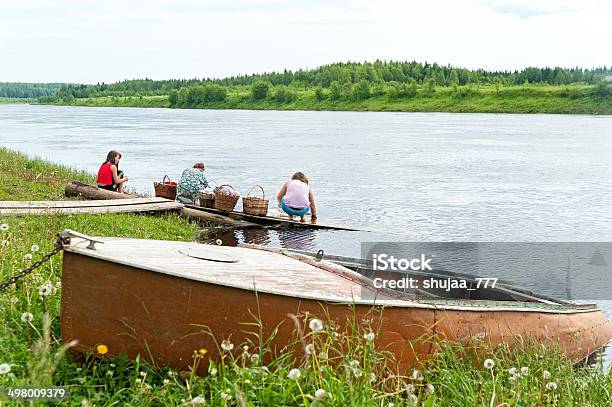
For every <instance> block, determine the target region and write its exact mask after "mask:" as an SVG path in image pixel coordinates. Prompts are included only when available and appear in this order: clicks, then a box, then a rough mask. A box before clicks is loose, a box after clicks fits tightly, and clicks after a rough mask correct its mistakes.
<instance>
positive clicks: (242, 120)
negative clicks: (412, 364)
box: [0, 105, 612, 360]
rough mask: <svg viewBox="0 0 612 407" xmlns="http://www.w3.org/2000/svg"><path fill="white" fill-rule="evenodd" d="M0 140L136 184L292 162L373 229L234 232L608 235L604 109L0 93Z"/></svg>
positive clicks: (329, 211) (533, 237) (338, 217)
mask: <svg viewBox="0 0 612 407" xmlns="http://www.w3.org/2000/svg"><path fill="white" fill-rule="evenodd" d="M0 145H1V146H4V147H8V148H11V149H15V150H20V151H23V152H25V153H28V154H31V155H37V156H41V157H43V158H47V159H51V160H52V161H57V162H61V163H63V164H67V165H70V166H74V167H77V168H79V169H83V170H87V171H89V172H95V171H97V169H98V167H99V165H100V163H101V162H102V161H103V160H104V158H105V156H106V153H107V151H108V150H110V149H116V150H119V151H121V153H122V154H123V160H122V162H121V168H122V170H123V171H125V173H126V174H127V175H128V176H129V177H130V182H129V184H130V186H131V187H133V188H135V189H136V190H138V191H139V192H149V193H151V192H152V190H153V181H154V180H161V179H162V177H163V176H164V175H165V174H168V175H169V176H170V178H172V179H174V180H177V179H178V178H179V177H180V174H181V172H182V170H183V169H184V168H186V167H188V166H190V165H193V163H195V162H197V161H204V162H205V163H206V166H207V173H208V177H209V178H210V179H211V180H214V181H215V182H217V183H218V184H225V183H228V184H231V185H233V186H235V187H236V188H237V189H238V190H239V191H240V192H241V193H242V194H246V192H247V191H248V189H249V188H250V187H251V186H253V185H256V184H257V185H261V186H263V188H264V189H265V191H266V194H267V197H269V198H271V199H272V200H273V199H274V198H273V196H274V195H275V193H276V192H277V190H278V188H279V187H280V185H281V184H282V182H283V181H284V180H285V179H287V178H288V177H289V176H290V175H291V174H292V173H293V172H295V171H303V172H305V173H306V174H307V175H308V177H309V178H310V179H311V185H312V188H313V190H314V191H315V196H316V199H317V202H318V206H319V218H320V220H321V221H322V222H326V223H335V224H344V225H350V226H354V227H357V228H360V229H366V230H369V231H372V233H364V232H306V233H299V232H298V233H297V234H296V233H295V232H270V233H266V234H265V235H264V236H262V235H256V236H249V235H248V234H245V233H243V232H239V233H237V234H236V236H235V238H236V239H237V240H239V241H243V240H247V241H259V242H263V243H268V244H272V245H281V246H286V247H293V248H298V249H306V250H314V249H318V248H324V249H325V250H326V251H327V252H329V253H335V254H341V255H349V256H359V254H360V243H361V242H362V241H384V240H391V241H401V240H405V241H497V242H504V241H506V242H508V241H515V242H532V241H542V242H581V241H599V242H602V241H608V242H609V241H612V116H575V115H512V114H504V115H498V114H448V113H362V112H278V111H231V110H223V111H214V110H169V109H131V108H80V107H54V106H28V105H0ZM608 299H610V300H612V298H608ZM598 302H599V303H601V304H602V306H603V307H604V308H606V310H607V311H608V313H609V314H612V302H608V301H601V298H600V299H598ZM607 358H608V360H612V355H608V356H607Z"/></svg>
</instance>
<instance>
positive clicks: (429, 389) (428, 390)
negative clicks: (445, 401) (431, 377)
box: [427, 383, 436, 394]
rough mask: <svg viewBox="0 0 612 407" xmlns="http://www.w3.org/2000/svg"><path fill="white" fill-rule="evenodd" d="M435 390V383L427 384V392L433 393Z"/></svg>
mask: <svg viewBox="0 0 612 407" xmlns="http://www.w3.org/2000/svg"><path fill="white" fill-rule="evenodd" d="M435 390H436V388H435V387H434V385H433V384H431V383H430V384H428V385H427V394H432V393H433V392H434V391H435Z"/></svg>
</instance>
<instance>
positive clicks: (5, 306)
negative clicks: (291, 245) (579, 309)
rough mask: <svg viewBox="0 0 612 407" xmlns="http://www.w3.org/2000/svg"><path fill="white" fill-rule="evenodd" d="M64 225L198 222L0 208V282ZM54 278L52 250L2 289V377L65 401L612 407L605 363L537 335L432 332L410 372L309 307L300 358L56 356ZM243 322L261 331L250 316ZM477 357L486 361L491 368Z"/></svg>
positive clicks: (189, 228)
mask: <svg viewBox="0 0 612 407" xmlns="http://www.w3.org/2000/svg"><path fill="white" fill-rule="evenodd" d="M2 154H3V155H2V157H3V158H7V157H8V158H14V159H23V160H25V161H22V163H24V162H25V163H26V164H27V159H25V158H23V157H22V156H20V155H18V154H15V153H11V152H9V151H6V150H4V151H3V152H2ZM12 155H14V157H13V156H12ZM32 165H34V164H32ZM36 166H37V168H38V169H39V170H45V171H44V172H45V173H48V174H50V173H56V174H62V175H61V177H64V179H61V178H58V180H57V182H55V183H51V182H49V180H48V179H45V180H44V181H40V185H39V186H38V189H35V188H33V189H32V191H34V192H33V193H34V194H35V195H33V196H32V197H31V198H32V199H41V198H42V197H46V196H53V195H54V194H58V193H60V191H61V189H60V187H59V185H61V183H62V182H63V180H65V179H71V178H74V177H76V176H78V175H79V174H81V173H77V172H74V171H72V170H69V169H66V168H62V167H58V166H56V165H52V164H44V163H41V162H37V163H36ZM11 171H13V170H12V167H8V166H2V167H0V174H2V176H3V177H4V179H15V178H14V177H15V174H16V173H15V172H11ZM81 175H83V174H81ZM58 177H59V175H58ZM16 179H17V181H15V182H17V183H19V182H20V181H19V178H16ZM60 181H61V182H60ZM2 225H6V226H2ZM64 228H71V229H75V230H79V231H81V232H84V233H87V234H92V235H111V236H126V237H136V238H151V239H171V240H194V239H195V238H196V234H197V232H198V231H197V227H196V225H194V224H192V223H189V222H188V221H186V220H184V219H182V218H180V217H178V216H175V215H169V216H154V217H153V216H142V215H133V214H104V215H53V216H18V217H3V218H0V259H1V263H0V280H4V279H5V278H7V277H8V276H10V275H13V274H14V273H16V272H17V271H18V270H21V269H22V268H24V267H26V266H27V265H28V264H30V263H31V262H32V261H36V259H37V258H39V257H40V256H42V254H43V253H45V252H46V251H48V250H49V249H51V247H52V245H53V242H54V240H55V233H56V232H58V231H60V230H63V229H64ZM60 278H61V262H60V257H59V256H56V257H55V258H53V259H52V260H51V261H50V262H48V263H47V264H45V265H44V266H43V267H42V268H41V269H39V270H37V271H36V272H35V273H33V274H32V275H30V276H28V277H27V278H25V279H24V280H21V281H20V282H19V283H18V284H17V285H16V286H13V287H11V288H9V289H8V290H7V291H4V292H0V321H2V324H0V387H8V386H13V387H18V386H50V385H56V386H68V387H69V390H70V398H69V399H68V400H66V401H65V402H64V403H65V404H66V405H75V406H79V405H84V406H93V405H98V406H110V405H122V406H123V405H127V406H173V405H198V404H199V403H205V404H206V405H213V406H229V405H239V406H243V405H265V406H273V405H312V406H315V405H316V406H351V405H353V406H361V405H365V406H391V405H394V406H410V405H423V406H449V405H454V406H489V405H512V406H531V405H561V406H576V405H580V406H609V405H610V403H611V402H612V393H611V392H612V374H611V373H604V372H602V371H600V370H596V369H590V368H587V367H585V366H579V367H574V366H572V365H571V363H570V362H569V361H568V360H567V359H566V358H565V357H564V356H563V355H561V354H559V353H558V352H557V351H556V350H554V349H543V348H541V347H540V346H539V345H538V344H534V343H530V342H526V343H525V344H524V346H523V347H522V348H518V349H510V348H508V347H505V346H499V347H494V348H488V349H487V348H486V345H485V344H484V343H483V344H482V345H483V346H482V347H480V351H479V352H477V353H476V352H475V350H474V348H473V347H472V346H461V345H453V344H448V343H445V342H435V343H434V346H436V347H437V349H438V353H437V356H436V357H435V358H433V359H432V360H430V361H426V362H423V363H422V364H421V365H419V366H418V367H417V369H416V372H413V371H412V370H410V371H407V372H399V371H397V370H396V369H395V368H394V365H393V360H392V358H391V355H389V354H387V353H386V352H385V351H384V350H379V349H376V347H375V345H376V343H377V335H378V334H379V333H378V332H375V331H371V326H370V325H369V322H368V321H354V320H350V321H347V324H346V325H344V326H335V325H333V324H330V323H329V322H327V321H325V320H323V322H322V329H321V330H320V331H316V332H315V331H313V330H311V329H309V326H310V321H311V320H312V319H313V318H314V317H316V316H312V315H311V316H305V315H303V316H301V323H302V326H303V327H304V330H305V331H306V333H307V334H306V337H305V338H304V341H305V343H307V344H308V345H310V346H307V347H303V345H302V343H301V342H300V341H297V340H296V342H295V343H294V344H293V345H291V347H290V350H291V349H293V350H294V351H295V352H296V353H295V354H296V355H298V358H297V359H293V358H291V357H289V355H290V352H286V353H284V354H283V355H281V356H280V357H277V358H275V359H274V360H271V361H268V359H267V356H268V355H269V352H270V349H269V348H268V347H267V346H266V345H265V341H260V339H267V338H259V337H257V335H252V341H251V342H250V343H245V344H239V343H235V344H231V346H230V343H227V342H226V343H225V345H224V348H225V349H226V350H225V352H224V355H225V356H224V358H223V360H222V361H221V362H220V363H218V364H211V365H210V367H209V369H208V375H206V376H204V377H196V376H194V375H193V374H191V373H190V372H189V371H186V372H174V371H171V370H169V369H154V368H152V367H151V366H149V365H147V364H146V363H143V362H142V361H141V360H138V359H137V360H129V359H127V358H124V357H117V358H114V359H111V360H107V359H103V358H94V357H92V356H90V357H88V358H86V360H85V362H84V363H75V362H73V361H71V360H70V359H69V358H67V357H66V356H65V355H64V351H65V346H64V344H62V342H61V333H60V321H59V317H60V296H61V290H62V288H61V285H59V284H58V283H59V282H60ZM246 322H253V321H245V323H246ZM316 325H318V324H314V325H312V326H315V327H316ZM237 328H238V327H237ZM239 329H245V330H253V331H258V329H257V326H251V327H249V326H243V327H239ZM213 334H214V332H213ZM225 339H228V338H217V340H218V341H219V342H221V341H222V340H225ZM423 340H426V338H423ZM101 341H103V338H101ZM244 346H247V348H246V349H245V348H244ZM230 348H232V349H230ZM483 349H486V350H483ZM194 351H195V353H194V359H193V363H194V364H199V363H203V362H205V361H207V355H206V351H205V350H201V351H200V350H195V349H194ZM92 352H96V350H94V349H92ZM102 352H103V350H102ZM485 359H491V361H492V363H493V366H492V365H491V361H485ZM264 361H265V362H264ZM485 364H486V366H485ZM513 369H514V370H513ZM7 370H9V371H7ZM504 403H506V404H504ZM23 404H24V405H25V404H28V403H23Z"/></svg>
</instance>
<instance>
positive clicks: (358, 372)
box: [351, 367, 363, 377]
mask: <svg viewBox="0 0 612 407" xmlns="http://www.w3.org/2000/svg"><path fill="white" fill-rule="evenodd" d="M351 370H352V371H353V375H354V376H355V377H361V376H363V370H361V369H360V368H358V367H354V368H353V369H351Z"/></svg>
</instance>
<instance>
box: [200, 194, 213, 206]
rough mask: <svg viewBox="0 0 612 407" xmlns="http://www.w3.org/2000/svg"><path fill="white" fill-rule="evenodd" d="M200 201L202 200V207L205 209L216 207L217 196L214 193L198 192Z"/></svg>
mask: <svg viewBox="0 0 612 407" xmlns="http://www.w3.org/2000/svg"><path fill="white" fill-rule="evenodd" d="M198 199H199V200H200V206H202V207H204V208H214V207H215V194H214V193H213V192H206V191H198Z"/></svg>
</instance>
